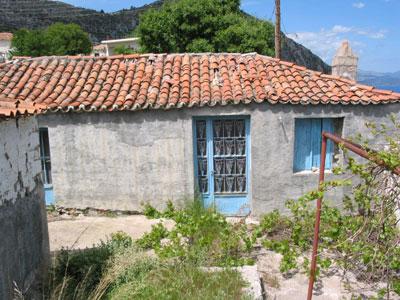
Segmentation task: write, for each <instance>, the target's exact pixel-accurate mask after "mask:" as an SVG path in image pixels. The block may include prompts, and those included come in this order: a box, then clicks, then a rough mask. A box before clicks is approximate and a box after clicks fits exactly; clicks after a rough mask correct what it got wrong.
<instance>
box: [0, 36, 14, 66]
mask: <svg viewBox="0 0 400 300" xmlns="http://www.w3.org/2000/svg"><path fill="white" fill-rule="evenodd" d="M12 38H13V35H12V33H10V32H0V63H1V62H4V61H6V60H7V59H8V58H9V57H8V56H9V53H10V49H11V40H12Z"/></svg>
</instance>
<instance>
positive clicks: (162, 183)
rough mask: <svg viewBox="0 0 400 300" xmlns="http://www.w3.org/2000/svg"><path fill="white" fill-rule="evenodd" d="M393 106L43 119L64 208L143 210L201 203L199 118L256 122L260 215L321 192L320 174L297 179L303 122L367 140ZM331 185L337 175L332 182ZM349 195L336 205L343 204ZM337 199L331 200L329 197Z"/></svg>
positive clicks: (253, 186) (254, 192) (255, 193)
mask: <svg viewBox="0 0 400 300" xmlns="http://www.w3.org/2000/svg"><path fill="white" fill-rule="evenodd" d="M399 108H400V106H399V105H397V104H392V105H369V106H363V105H348V106H342V105H319V106H312V105H308V106H302V105H281V104H277V105H269V104H251V105H237V106H232V105H230V106H224V107H221V106H216V107H213V108H209V107H204V108H190V109H177V110H170V111H161V110H151V111H143V112H126V111H124V112H110V113H103V112H101V113H58V114H48V115H43V116H41V117H40V118H39V124H40V126H43V127H48V128H49V137H50V148H51V156H52V169H53V186H54V194H55V199H56V201H57V204H59V205H63V206H67V207H79V208H86V207H95V208H108V209H122V210H134V211H139V210H141V203H143V202H150V203H151V204H153V205H155V206H156V207H159V208H161V207H163V206H164V205H165V203H166V201H167V200H173V201H176V202H181V201H184V200H185V199H190V198H192V197H193V193H194V171H193V138H192V134H193V131H192V126H193V117H194V116H200V115H204V116H215V115H243V116H250V136H251V166H250V173H249V176H250V177H249V178H250V190H249V197H250V198H249V199H250V204H251V209H252V213H253V214H255V215H259V214H262V213H265V212H267V211H271V210H272V209H275V208H278V209H281V210H283V209H284V203H285V200H287V199H291V198H297V197H299V196H301V195H303V194H304V193H305V192H307V191H309V190H311V189H314V188H315V187H316V186H317V184H318V173H312V172H301V173H294V172H293V152H294V150H293V149H294V122H295V118H304V117H316V118H318V117H335V118H343V130H342V131H343V132H342V133H343V135H344V136H345V137H346V136H347V137H349V136H352V135H353V136H354V135H355V134H356V133H363V134H364V135H365V133H366V128H365V127H364V124H365V122H367V121H377V122H385V121H387V116H388V115H389V114H390V113H391V112H396V113H397V114H399ZM327 177H328V179H329V177H330V176H329V174H328V175H327ZM343 192H344V191H343V190H339V191H337V192H336V193H335V195H331V196H332V197H330V199H331V200H332V201H335V202H337V203H340V199H341V198H342V195H343ZM328 199H329V197H328Z"/></svg>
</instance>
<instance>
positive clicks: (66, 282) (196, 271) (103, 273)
mask: <svg viewBox="0 0 400 300" xmlns="http://www.w3.org/2000/svg"><path fill="white" fill-rule="evenodd" d="M51 277H52V282H51V285H50V286H49V289H48V292H47V293H45V294H44V295H43V299H77V300H78V299H79V300H81V299H82V300H84V299H85V300H86V299H92V300H94V299H251V298H250V297H249V296H248V295H246V294H245V293H243V287H245V286H246V285H247V283H246V282H245V281H244V280H243V279H242V278H241V276H240V274H239V273H238V272H237V271H234V270H229V269H223V270H221V271H218V272H208V271H205V270H203V269H202V268H201V267H199V266H196V265H194V264H191V263H189V262H182V263H178V262H176V261H160V260H159V259H157V258H155V257H152V256H150V255H148V254H146V253H143V252H142V251H140V250H138V249H137V247H136V246H135V245H134V244H133V243H132V240H131V238H130V237H129V236H127V235H126V234H125V233H122V232H117V233H116V234H113V235H112V238H111V239H110V240H108V241H107V242H102V243H100V244H99V245H97V246H96V247H94V248H92V249H86V250H81V251H77V252H67V251H66V250H64V251H62V252H61V253H60V254H59V255H58V256H57V259H56V263H55V265H54V266H53V268H52V272H51Z"/></svg>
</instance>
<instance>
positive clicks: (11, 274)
mask: <svg viewBox="0 0 400 300" xmlns="http://www.w3.org/2000/svg"><path fill="white" fill-rule="evenodd" d="M40 172H41V166H40V159H39V136H38V127H37V121H36V119H34V118H23V119H18V120H15V119H12V120H3V121H0V299H12V293H13V281H15V282H16V284H17V286H18V288H19V289H20V290H21V291H23V292H24V293H25V292H27V293H28V294H29V289H30V287H31V285H32V283H33V282H34V281H35V279H37V278H38V276H41V275H43V274H45V270H46V266H47V261H48V256H49V244H48V233H47V219H46V210H45V206H44V195H43V186H42V182H41V178H40V176H41V175H40Z"/></svg>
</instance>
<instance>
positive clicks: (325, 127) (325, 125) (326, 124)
mask: <svg viewBox="0 0 400 300" xmlns="http://www.w3.org/2000/svg"><path fill="white" fill-rule="evenodd" d="M322 131H326V132H329V133H334V127H333V119H322ZM333 150H334V147H333V142H332V141H331V140H328V143H327V147H326V160H325V170H326V169H332V160H333Z"/></svg>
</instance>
